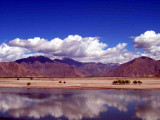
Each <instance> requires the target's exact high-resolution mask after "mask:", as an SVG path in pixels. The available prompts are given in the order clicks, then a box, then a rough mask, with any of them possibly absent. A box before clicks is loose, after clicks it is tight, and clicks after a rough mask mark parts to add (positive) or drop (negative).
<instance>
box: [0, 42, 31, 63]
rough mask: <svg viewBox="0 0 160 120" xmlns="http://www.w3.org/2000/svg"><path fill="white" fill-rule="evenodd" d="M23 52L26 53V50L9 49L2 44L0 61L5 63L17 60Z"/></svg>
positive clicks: (9, 47)
mask: <svg viewBox="0 0 160 120" xmlns="http://www.w3.org/2000/svg"><path fill="white" fill-rule="evenodd" d="M25 52H28V50H27V49H25V48H20V47H11V46H8V45H7V44H5V43H2V44H1V45H0V56H1V57H0V61H1V62H6V61H11V60H15V59H19V58H21V57H22V56H23V55H24V53H25Z"/></svg>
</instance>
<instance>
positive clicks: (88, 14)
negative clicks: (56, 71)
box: [0, 0, 160, 63]
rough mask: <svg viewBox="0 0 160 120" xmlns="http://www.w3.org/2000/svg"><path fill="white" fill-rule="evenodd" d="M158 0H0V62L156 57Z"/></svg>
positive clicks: (158, 52) (159, 16)
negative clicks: (41, 57) (35, 58)
mask: <svg viewBox="0 0 160 120" xmlns="http://www.w3.org/2000/svg"><path fill="white" fill-rule="evenodd" d="M159 21H160V1H159V0H0V61H1V62H7V61H14V60H16V59H20V58H24V57H28V56H37V55H44V56H46V57H49V58H51V59H55V58H64V57H69V58H73V59H75V60H79V61H83V62H102V63H124V62H127V61H130V60H132V59H134V58H137V57H140V56H148V57H151V58H153V59H156V60H159V59H160V29H159V27H160V22H159Z"/></svg>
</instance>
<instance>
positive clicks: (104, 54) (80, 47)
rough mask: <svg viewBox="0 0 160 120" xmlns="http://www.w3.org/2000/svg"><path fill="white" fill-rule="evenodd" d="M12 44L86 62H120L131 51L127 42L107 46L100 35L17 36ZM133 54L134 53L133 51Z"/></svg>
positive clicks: (53, 55)
mask: <svg viewBox="0 0 160 120" xmlns="http://www.w3.org/2000/svg"><path fill="white" fill-rule="evenodd" d="M9 45H10V46H13V47H20V48H25V49H28V50H30V51H37V52H38V53H42V54H45V55H46V56H49V57H50V58H55V57H56V58H57V57H70V58H73V59H76V60H80V61H84V62H93V61H94V62H103V63H108V62H119V63H123V62H124V61H126V60H127V59H129V60H130V59H132V58H133V56H131V58H129V56H127V57H128V58H127V59H125V60H124V57H126V55H129V54H131V52H127V51H125V47H126V46H127V43H119V44H118V45H117V46H115V47H113V48H107V46H108V45H107V44H106V43H102V42H100V40H99V38H98V37H85V38H82V37H81V36H79V35H69V36H68V37H67V38H65V39H63V40H62V39H60V38H54V39H52V40H50V41H49V40H47V39H44V38H39V37H35V38H33V39H27V40H23V39H20V38H16V39H14V40H12V41H10V42H9ZM132 54H133V53H132Z"/></svg>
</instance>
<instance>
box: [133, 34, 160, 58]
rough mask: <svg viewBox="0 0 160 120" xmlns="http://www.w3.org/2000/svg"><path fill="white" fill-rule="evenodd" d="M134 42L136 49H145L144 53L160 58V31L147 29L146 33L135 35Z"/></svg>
mask: <svg viewBox="0 0 160 120" xmlns="http://www.w3.org/2000/svg"><path fill="white" fill-rule="evenodd" d="M133 44H134V47H135V48H136V49H141V48H142V49H144V53H143V54H142V55H144V56H150V57H152V58H154V59H159V57H160V33H155V31H146V32H145V33H144V34H141V35H140V36H137V37H135V38H134V41H133Z"/></svg>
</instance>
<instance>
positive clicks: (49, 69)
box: [16, 56, 86, 77]
mask: <svg viewBox="0 0 160 120" xmlns="http://www.w3.org/2000/svg"><path fill="white" fill-rule="evenodd" d="M16 62H17V63H19V65H20V66H22V67H24V68H26V69H29V70H31V71H34V72H35V73H37V74H38V75H42V76H44V77H85V76H86V72H85V71H81V70H80V69H77V68H74V67H71V66H69V65H68V64H65V63H60V62H56V61H54V60H51V59H49V58H47V57H44V56H33V57H28V58H24V59H20V60H16Z"/></svg>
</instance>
